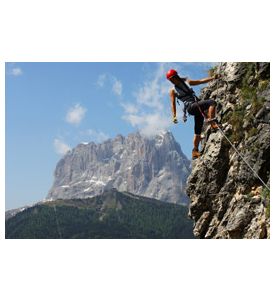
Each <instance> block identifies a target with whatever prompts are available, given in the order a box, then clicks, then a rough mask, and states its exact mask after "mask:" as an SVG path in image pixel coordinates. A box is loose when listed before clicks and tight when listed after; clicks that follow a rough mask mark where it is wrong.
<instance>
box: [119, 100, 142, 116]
mask: <svg viewBox="0 0 275 300" xmlns="http://www.w3.org/2000/svg"><path fill="white" fill-rule="evenodd" d="M120 105H121V106H122V107H123V109H124V112H125V113H126V114H136V113H138V110H139V109H138V106H137V105H135V104H133V103H127V102H121V103H120Z"/></svg>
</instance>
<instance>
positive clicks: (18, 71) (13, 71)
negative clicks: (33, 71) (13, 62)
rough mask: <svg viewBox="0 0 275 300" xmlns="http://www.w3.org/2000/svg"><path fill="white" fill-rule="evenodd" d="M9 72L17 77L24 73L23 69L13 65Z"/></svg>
mask: <svg viewBox="0 0 275 300" xmlns="http://www.w3.org/2000/svg"><path fill="white" fill-rule="evenodd" d="M7 74H8V75H11V76H14V77H17V76H21V75H23V71H22V69H21V68H19V67H12V68H10V69H9V70H8V72H7Z"/></svg>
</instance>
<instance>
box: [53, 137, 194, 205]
mask: <svg viewBox="0 0 275 300" xmlns="http://www.w3.org/2000/svg"><path fill="white" fill-rule="evenodd" d="M189 173H190V161H189V160H188V159H187V158H186V156H185V155H184V154H183V153H182V151H181V148H180V145H179V144H178V143H177V142H176V141H175V139H174V137H173V135H172V133H171V132H168V131H164V132H162V133H160V134H158V135H156V136H155V137H153V138H146V137H144V136H142V135H141V134H139V133H138V132H137V133H133V134H130V135H129V136H127V137H123V136H121V135H118V136H117V137H116V138H114V139H109V140H107V141H105V142H103V143H101V144H95V143H93V142H91V143H89V144H80V145H78V146H77V147H76V148H74V149H73V150H72V151H70V152H69V153H67V154H66V155H65V156H64V157H63V158H62V159H61V160H60V161H59V162H58V164H57V166H56V170H55V179H54V184H53V187H52V188H51V190H50V191H49V193H48V196H47V199H51V200H56V199H75V198H80V199H83V198H88V197H93V196H95V195H99V194H101V193H102V192H104V191H106V190H109V189H111V188H116V189H117V190H118V191H122V192H123V191H127V192H131V193H133V194H136V195H140V196H146V197H150V198H155V199H158V200H162V201H166V202H171V203H180V204H186V203H187V202H188V197H187V196H186V194H184V193H183V190H185V184H186V180H187V177H188V175H189Z"/></svg>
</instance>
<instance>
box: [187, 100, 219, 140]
mask: <svg viewBox="0 0 275 300" xmlns="http://www.w3.org/2000/svg"><path fill="white" fill-rule="evenodd" d="M216 105H217V102H216V101H214V100H212V99H209V100H200V101H198V102H194V103H193V104H192V105H191V106H190V107H189V108H188V110H187V112H188V113H189V114H190V115H192V116H194V119H195V134H198V135H199V134H201V131H202V126H203V122H204V117H203V115H202V114H201V112H200V110H199V106H200V109H201V110H202V111H203V113H204V112H205V111H206V110H208V108H209V107H210V106H216Z"/></svg>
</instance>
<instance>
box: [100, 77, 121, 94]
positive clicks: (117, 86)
mask: <svg viewBox="0 0 275 300" xmlns="http://www.w3.org/2000/svg"><path fill="white" fill-rule="evenodd" d="M96 85H97V86H98V87H100V88H102V87H106V86H107V87H108V88H111V90H112V92H113V93H114V94H115V95H117V96H121V95H122V82H121V81H120V80H118V79H117V78H116V77H115V76H113V75H110V74H101V75H99V76H98V79H97V82H96Z"/></svg>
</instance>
